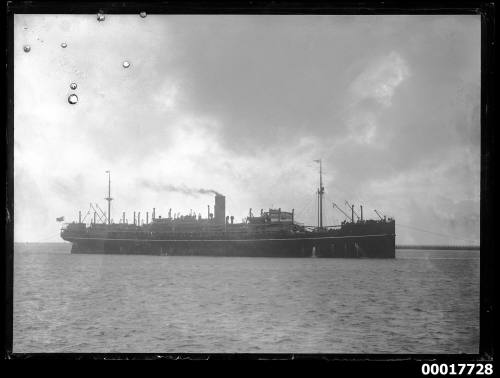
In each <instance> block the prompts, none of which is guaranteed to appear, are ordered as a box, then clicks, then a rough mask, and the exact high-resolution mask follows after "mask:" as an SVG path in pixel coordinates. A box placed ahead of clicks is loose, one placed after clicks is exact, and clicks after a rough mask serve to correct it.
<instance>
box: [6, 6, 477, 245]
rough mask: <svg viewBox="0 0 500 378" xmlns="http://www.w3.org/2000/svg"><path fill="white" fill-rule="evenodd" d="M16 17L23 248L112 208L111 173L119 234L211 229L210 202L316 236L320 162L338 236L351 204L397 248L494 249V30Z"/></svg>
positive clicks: (438, 20)
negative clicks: (383, 220) (485, 121)
mask: <svg viewBox="0 0 500 378" xmlns="http://www.w3.org/2000/svg"><path fill="white" fill-rule="evenodd" d="M14 20H15V22H14V52H13V54H14V193H15V196H14V240H15V241H16V242H40V241H60V240H61V239H60V237H59V229H60V227H61V223H57V222H56V217H60V216H64V217H65V221H69V222H71V221H75V220H76V221H77V220H78V211H79V210H80V211H82V216H84V215H85V214H86V213H87V211H88V209H89V205H90V203H97V204H98V205H99V206H100V207H101V208H102V209H106V206H107V204H106V201H105V200H104V198H105V197H106V196H107V189H108V188H107V185H108V181H107V174H106V173H105V171H107V170H110V171H111V180H112V184H111V195H112V197H113V198H114V200H113V201H112V218H113V220H114V221H115V222H118V220H119V218H120V217H121V214H122V212H123V211H125V212H126V218H127V219H128V220H129V222H131V221H132V219H133V215H132V212H133V211H140V212H141V213H142V214H143V215H142V218H143V219H144V218H145V213H146V212H147V211H148V212H149V214H150V216H151V211H152V208H153V207H155V208H156V215H157V216H158V215H163V216H166V215H167V213H168V210H169V208H172V212H174V213H177V212H180V213H182V214H188V213H190V211H191V210H192V211H194V212H196V213H201V214H202V215H203V216H204V217H205V216H206V213H207V205H211V206H212V208H213V202H214V199H213V196H212V195H211V194H203V193H193V194H190V193H186V191H189V190H191V189H193V190H195V191H196V190H199V189H209V190H215V191H217V192H220V193H222V194H224V195H225V196H226V214H227V215H234V216H235V218H236V220H237V221H240V220H241V219H242V218H244V217H245V216H247V214H248V211H249V208H252V209H253V212H254V213H256V212H260V209H269V208H271V207H273V208H281V209H283V210H291V209H292V208H293V209H295V214H296V220H297V221H299V222H301V223H304V224H306V225H315V224H316V222H317V215H316V211H317V210H316V209H317V207H316V190H317V187H318V176H319V175H318V164H317V163H315V162H314V160H316V159H321V160H322V165H323V173H324V175H323V180H324V187H325V192H326V194H325V200H324V213H325V219H324V224H327V225H335V224H339V223H340V222H341V221H342V220H343V219H344V216H343V215H342V213H341V212H339V211H338V210H334V209H333V206H332V202H335V203H336V204H338V205H339V206H341V207H343V209H344V210H346V211H347V206H346V205H345V201H348V202H349V203H352V204H355V206H356V208H357V209H359V205H363V208H364V217H365V218H373V219H377V215H376V214H375V212H374V211H373V209H377V210H379V211H380V212H381V213H382V214H384V215H386V216H388V217H394V218H395V220H396V234H397V236H396V243H397V244H453V245H457V244H479V219H480V206H479V200H480V147H481V145H480V46H481V44H480V37H481V34H480V16H475V15H433V16H430V15H426V16H399V15H396V16H371V15H370V16H323V15H322V16H312V15H308V16H300V15H293V16H274V15H273V16H262V15H256V16H251V15H245V16H233V15H224V16H222V15H208V16H207V15H199V16H198V15H147V17H145V18H142V17H140V16H139V15H138V14H137V15H106V16H105V20H104V21H101V22H99V21H98V20H97V18H96V15H91V14H89V15H35V14H16V15H15V19H14ZM61 43H66V45H67V47H66V48H63V47H61ZM26 45H29V46H30V50H29V52H25V51H24V46H26ZM125 61H127V62H129V63H130V66H129V67H128V68H125V67H124V66H123V62H125ZM71 83H76V84H77V88H76V89H75V90H72V89H71V88H70V84H71ZM72 93H75V94H76V95H77V96H78V103H76V104H70V103H69V102H68V96H69V95H70V94H72ZM176 188H178V189H179V190H175V189H176ZM88 219H89V218H87V220H88Z"/></svg>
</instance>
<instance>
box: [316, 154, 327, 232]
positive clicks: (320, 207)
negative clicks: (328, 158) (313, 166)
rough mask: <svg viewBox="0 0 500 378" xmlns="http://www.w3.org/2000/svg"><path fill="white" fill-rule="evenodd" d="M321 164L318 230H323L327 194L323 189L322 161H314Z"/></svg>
mask: <svg viewBox="0 0 500 378" xmlns="http://www.w3.org/2000/svg"><path fill="white" fill-rule="evenodd" d="M314 161H315V162H316V163H319V188H318V228H319V229H322V228H323V194H325V188H324V187H323V171H322V165H321V159H319V160H314Z"/></svg>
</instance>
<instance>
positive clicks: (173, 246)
mask: <svg viewBox="0 0 500 378" xmlns="http://www.w3.org/2000/svg"><path fill="white" fill-rule="evenodd" d="M66 240H68V241H70V242H72V244H73V246H72V249H71V253H89V254H90V253H101V254H136V255H137V254H138V255H163V256H230V257H295V258H298V257H308V258H310V257H318V258H394V257H395V235H391V234H386V235H361V236H342V237H331V236H317V237H302V238H298V237H294V238H272V239H242V240H231V239H227V240H213V239H206V240H148V239H131V240H126V239H119V240H117V239H112V238H106V237H101V238H90V237H80V238H67V239H66Z"/></svg>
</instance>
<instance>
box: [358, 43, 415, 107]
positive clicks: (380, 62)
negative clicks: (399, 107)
mask: <svg viewBox="0 0 500 378" xmlns="http://www.w3.org/2000/svg"><path fill="white" fill-rule="evenodd" d="M409 75H410V69H409V68H408V65H407V63H406V62H405V60H404V59H403V58H402V57H401V56H400V55H399V54H398V53H397V52H395V51H393V52H391V53H390V54H389V55H387V56H384V57H381V58H378V59H376V60H374V61H373V62H372V63H370V65H369V66H368V67H367V68H366V69H365V70H364V71H363V72H362V73H361V74H359V75H358V77H356V79H355V80H354V81H353V83H352V84H351V86H350V88H349V89H350V91H351V93H352V94H353V97H354V100H355V101H356V100H357V101H360V100H364V99H366V98H373V99H375V100H376V101H377V102H379V103H380V104H382V105H383V106H386V107H388V106H391V100H392V97H393V96H394V91H395V90H396V88H397V87H398V86H399V85H400V84H401V83H402V82H403V81H404V80H405V79H406V78H407V77H408V76H409Z"/></svg>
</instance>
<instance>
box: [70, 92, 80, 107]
mask: <svg viewBox="0 0 500 378" xmlns="http://www.w3.org/2000/svg"><path fill="white" fill-rule="evenodd" d="M68 102H69V103H70V104H71V105H75V104H76V103H77V102H78V96H77V95H76V94H74V93H73V94H70V95H69V97H68Z"/></svg>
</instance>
